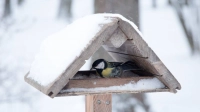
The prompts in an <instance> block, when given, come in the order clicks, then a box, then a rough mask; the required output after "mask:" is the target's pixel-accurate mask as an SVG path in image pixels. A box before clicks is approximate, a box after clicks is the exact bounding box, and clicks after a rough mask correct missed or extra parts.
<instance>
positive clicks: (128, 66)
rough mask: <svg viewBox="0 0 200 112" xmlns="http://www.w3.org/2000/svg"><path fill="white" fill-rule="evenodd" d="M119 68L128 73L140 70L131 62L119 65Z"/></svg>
mask: <svg viewBox="0 0 200 112" xmlns="http://www.w3.org/2000/svg"><path fill="white" fill-rule="evenodd" d="M121 68H122V70H123V71H128V70H142V69H141V68H139V67H138V66H137V65H136V64H135V63H134V62H132V61H127V62H125V63H123V64H122V65H121Z"/></svg>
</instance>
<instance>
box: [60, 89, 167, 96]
mask: <svg viewBox="0 0 200 112" xmlns="http://www.w3.org/2000/svg"><path fill="white" fill-rule="evenodd" d="M152 92H170V89H168V88H161V89H151V90H138V91H131V90H129V91H127V90H126V91H125V90H109V91H108V90H107V91H79V92H62V93H61V92H60V93H58V94H57V96H56V97H63V96H77V95H98V94H102V95H103V94H123V93H152Z"/></svg>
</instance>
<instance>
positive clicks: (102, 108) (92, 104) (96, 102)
mask: <svg viewBox="0 0 200 112" xmlns="http://www.w3.org/2000/svg"><path fill="white" fill-rule="evenodd" d="M85 104H86V105H85V106H86V107H85V110H86V112H112V94H105V95H86V99H85Z"/></svg>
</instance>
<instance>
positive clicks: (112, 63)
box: [109, 62, 123, 67]
mask: <svg viewBox="0 0 200 112" xmlns="http://www.w3.org/2000/svg"><path fill="white" fill-rule="evenodd" d="M109 63H110V66H111V67H117V66H120V65H121V64H122V63H123V62H109Z"/></svg>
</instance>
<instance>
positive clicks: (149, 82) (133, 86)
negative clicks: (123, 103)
mask: <svg viewBox="0 0 200 112" xmlns="http://www.w3.org/2000/svg"><path fill="white" fill-rule="evenodd" d="M95 84H96V83H95ZM161 88H165V85H164V84H163V83H162V82H160V81H159V80H158V79H157V78H153V79H141V80H139V81H138V82H134V81H132V82H130V83H128V84H124V85H121V86H110V87H97V88H89V89H88V88H71V89H67V90H62V91H61V93H65V92H80V91H82V92H83V91H85V92H86V91H95V92H103V91H104V92H105V91H110V90H114V91H118V90H119V91H120V90H124V91H139V90H154V89H161Z"/></svg>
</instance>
